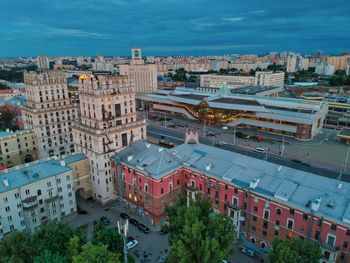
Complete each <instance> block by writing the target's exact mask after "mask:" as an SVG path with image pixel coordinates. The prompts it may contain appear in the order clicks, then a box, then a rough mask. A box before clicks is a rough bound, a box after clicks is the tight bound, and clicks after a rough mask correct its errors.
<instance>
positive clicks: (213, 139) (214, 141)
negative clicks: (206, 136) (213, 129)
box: [213, 135, 215, 146]
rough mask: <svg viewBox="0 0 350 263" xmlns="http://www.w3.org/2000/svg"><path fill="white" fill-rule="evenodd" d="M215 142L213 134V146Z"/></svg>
mask: <svg viewBox="0 0 350 263" xmlns="http://www.w3.org/2000/svg"><path fill="white" fill-rule="evenodd" d="M214 144H215V135H213V146H214Z"/></svg>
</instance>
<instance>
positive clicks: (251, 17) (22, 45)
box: [0, 0, 350, 57]
mask: <svg viewBox="0 0 350 263" xmlns="http://www.w3.org/2000/svg"><path fill="white" fill-rule="evenodd" d="M253 7H254V8H253ZM349 14H350V2H349V1H348V0H332V1H329V0H319V1H317V3H315V1H313V0H294V1H292V2H287V1H280V0H269V1H261V0H250V1H238V0H221V1H217V0H187V1H184V0H105V1H99V0H60V1H47V0H31V1H21V0H5V3H3V4H2V8H1V9H0V36H1V37H0V57H8V56H36V55H37V54H42V53H44V54H47V55H50V56H55V55H96V54H103V55H128V54H129V49H130V48H131V47H132V46H140V47H142V48H143V50H144V54H145V55H171V54H184V55H186V54H193V55H199V54H202V55H207V54H224V53H252V52H253V53H259V54H261V53H265V52H268V51H271V50H274V51H282V50H292V51H297V52H302V53H314V52H315V51H317V50H323V51H324V52H326V53H332V54H337V53H340V52H342V51H346V50H349V47H350V27H349V25H350V16H349Z"/></svg>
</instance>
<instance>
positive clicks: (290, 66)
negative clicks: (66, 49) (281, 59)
mask: <svg viewBox="0 0 350 263" xmlns="http://www.w3.org/2000/svg"><path fill="white" fill-rule="evenodd" d="M296 66H297V56H296V55H293V54H292V55H289V56H288V57H287V66H286V71H287V73H294V72H295V71H296Z"/></svg>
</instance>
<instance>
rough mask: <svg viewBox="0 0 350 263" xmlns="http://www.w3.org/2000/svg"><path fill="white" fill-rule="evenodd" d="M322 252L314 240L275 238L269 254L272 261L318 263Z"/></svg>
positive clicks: (278, 262)
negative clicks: (283, 239)
mask: <svg viewBox="0 0 350 263" xmlns="http://www.w3.org/2000/svg"><path fill="white" fill-rule="evenodd" d="M321 257H322V252H321V250H320V248H319V247H318V245H317V244H316V243H315V242H312V241H304V240H296V239H291V240H285V241H282V240H280V239H275V240H274V241H273V244H272V250H271V252H270V254H269V259H270V262H271V263H318V262H319V260H320V258H321Z"/></svg>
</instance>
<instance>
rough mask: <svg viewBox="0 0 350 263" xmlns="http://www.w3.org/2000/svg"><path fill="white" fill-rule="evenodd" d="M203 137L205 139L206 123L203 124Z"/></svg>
mask: <svg viewBox="0 0 350 263" xmlns="http://www.w3.org/2000/svg"><path fill="white" fill-rule="evenodd" d="M203 137H204V138H205V121H204V123H203Z"/></svg>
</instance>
